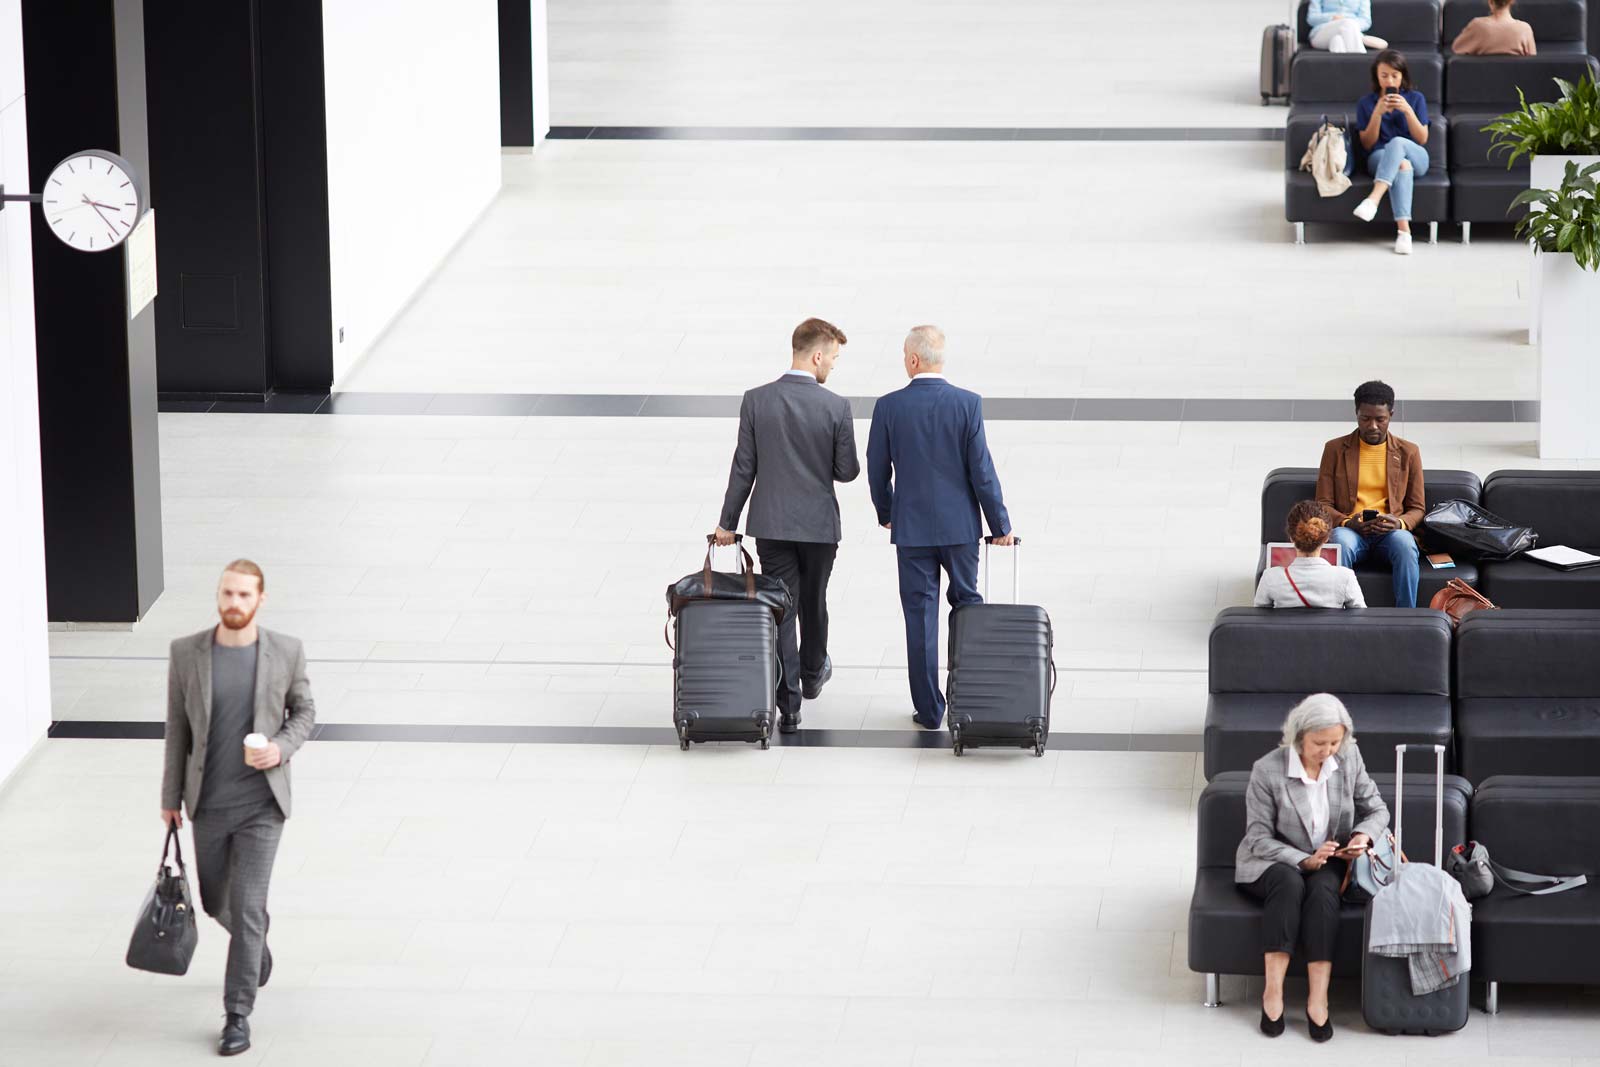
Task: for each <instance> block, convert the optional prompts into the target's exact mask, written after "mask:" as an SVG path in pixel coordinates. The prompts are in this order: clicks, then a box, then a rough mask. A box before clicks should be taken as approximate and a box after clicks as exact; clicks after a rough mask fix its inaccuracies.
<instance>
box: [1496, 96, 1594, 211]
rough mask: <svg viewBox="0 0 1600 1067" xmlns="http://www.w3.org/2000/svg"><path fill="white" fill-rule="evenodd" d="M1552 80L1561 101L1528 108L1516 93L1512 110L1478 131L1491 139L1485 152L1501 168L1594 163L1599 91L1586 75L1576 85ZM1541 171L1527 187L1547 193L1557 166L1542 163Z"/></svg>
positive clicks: (1556, 178) (1528, 104)
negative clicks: (1496, 157) (1587, 159)
mask: <svg viewBox="0 0 1600 1067" xmlns="http://www.w3.org/2000/svg"><path fill="white" fill-rule="evenodd" d="M1553 80H1554V81H1555V83H1556V86H1557V87H1558V88H1559V89H1560V90H1561V99H1559V100H1556V101H1554V102H1552V103H1548V104H1546V103H1533V104H1530V103H1528V98H1527V96H1526V95H1524V94H1523V92H1522V90H1521V89H1518V90H1517V99H1518V101H1519V102H1520V103H1519V105H1518V107H1517V110H1515V111H1508V112H1506V113H1505V114H1504V115H1501V116H1500V117H1499V118H1497V119H1495V120H1494V121H1493V122H1491V123H1489V125H1487V126H1485V127H1483V132H1484V133H1490V134H1493V135H1494V136H1493V138H1492V141H1491V144H1490V147H1489V151H1490V153H1491V154H1493V153H1500V154H1502V155H1504V156H1505V157H1506V168H1507V169H1510V168H1511V167H1513V166H1515V165H1516V163H1517V162H1518V161H1519V160H1522V159H1527V160H1529V161H1531V162H1532V163H1533V165H1534V166H1535V167H1538V166H1539V161H1540V160H1541V159H1545V160H1549V159H1550V158H1551V157H1556V158H1558V159H1559V158H1560V157H1572V156H1594V157H1596V158H1600V87H1596V85H1595V81H1594V78H1593V77H1592V76H1590V75H1587V74H1586V75H1584V76H1583V78H1582V80H1580V81H1577V82H1569V81H1567V80H1566V79H1564V78H1555V79H1553ZM1546 167H1547V171H1546V173H1545V174H1543V175H1540V174H1537V173H1536V174H1534V176H1533V184H1532V188H1535V189H1541V188H1548V187H1549V186H1551V185H1553V184H1555V182H1556V181H1557V180H1559V177H1560V175H1561V172H1562V164H1561V163H1560V162H1556V163H1548V164H1546Z"/></svg>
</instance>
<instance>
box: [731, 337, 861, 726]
mask: <svg viewBox="0 0 1600 1067" xmlns="http://www.w3.org/2000/svg"><path fill="white" fill-rule="evenodd" d="M844 343H845V336H844V331H843V330H841V329H839V327H837V326H835V325H834V324H833V323H831V322H824V321H823V320H822V319H807V320H806V321H804V322H802V323H801V324H800V325H799V326H797V327H795V331H794V336H793V337H792V338H791V344H790V348H791V349H792V350H793V357H794V358H793V361H792V363H791V365H790V368H789V369H788V370H787V371H785V372H784V374H783V376H782V377H780V378H779V379H778V380H777V381H775V382H771V383H769V384H767V385H763V386H760V387H758V388H755V389H752V390H750V391H749V392H747V393H745V394H744V402H743V403H741V404H740V405H739V445H738V448H737V449H736V450H735V451H734V454H733V468H732V470H730V471H729V472H728V491H727V494H726V495H725V496H724V497H723V501H722V516H721V518H720V520H719V521H718V524H717V529H716V531H715V532H714V533H713V534H712V537H713V538H714V539H715V540H716V542H717V544H719V545H731V544H733V541H734V533H733V531H734V530H736V529H738V527H739V513H740V512H742V511H743V510H744V505H745V501H746V500H748V501H749V502H750V518H749V521H748V522H747V524H746V526H745V531H746V532H747V533H749V534H750V536H752V537H754V538H755V539H756V554H757V555H758V556H760V557H761V573H762V574H767V575H771V576H773V577H775V578H780V579H782V581H783V584H784V585H786V586H788V587H789V595H790V596H792V597H793V598H794V602H795V608H796V610H795V611H793V612H790V613H789V617H788V618H787V619H786V620H785V621H784V622H783V624H782V625H781V626H779V627H778V654H779V657H780V658H781V659H782V662H783V677H781V678H780V679H779V680H778V693H777V703H778V731H779V732H780V733H785V734H791V733H794V732H795V730H797V729H799V727H800V701H801V698H802V697H803V698H804V699H806V700H815V699H816V698H817V697H818V696H819V695H821V693H822V687H823V686H824V685H826V684H827V681H828V679H829V678H831V677H833V660H832V659H831V658H830V657H829V656H828V578H829V577H830V576H831V575H832V574H833V562H834V559H835V558H836V557H837V556H838V554H839V537H840V533H841V527H840V523H839V500H838V498H837V497H836V496H834V492H833V483H834V482H849V481H854V480H855V478H856V477H857V476H858V475H859V474H860V473H861V463H860V461H859V460H858V459H857V458H856V436H855V423H854V422H853V421H852V416H851V412H850V401H848V400H846V399H845V398H844V397H842V396H839V395H838V394H836V393H833V392H830V391H829V390H827V389H824V388H823V387H822V386H823V383H824V382H826V381H827V380H828V375H829V374H830V373H831V372H832V371H833V366H834V364H835V363H836V362H837V361H838V359H839V347H840V346H841V345H843V344H844ZM797 615H798V617H799V618H798V623H797V620H796V616H797ZM796 630H798V631H799V632H798V636H797V634H796Z"/></svg>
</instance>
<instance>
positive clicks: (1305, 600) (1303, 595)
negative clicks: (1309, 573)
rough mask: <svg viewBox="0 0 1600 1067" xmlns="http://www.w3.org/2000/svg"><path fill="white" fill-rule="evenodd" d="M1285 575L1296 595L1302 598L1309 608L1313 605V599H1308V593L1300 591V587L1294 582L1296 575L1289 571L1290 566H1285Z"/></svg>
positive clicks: (1302, 601)
mask: <svg viewBox="0 0 1600 1067" xmlns="http://www.w3.org/2000/svg"><path fill="white" fill-rule="evenodd" d="M1283 576H1284V577H1285V578H1287V579H1289V588H1290V589H1293V590H1294V595H1295V596H1297V597H1299V598H1300V603H1302V604H1304V605H1305V606H1306V607H1308V608H1309V607H1310V606H1311V601H1309V600H1307V599H1306V595H1305V594H1304V593H1302V592H1301V591H1300V587H1299V586H1298V585H1296V584H1294V575H1292V574H1290V573H1289V568H1288V567H1287V566H1286V567H1284V568H1283Z"/></svg>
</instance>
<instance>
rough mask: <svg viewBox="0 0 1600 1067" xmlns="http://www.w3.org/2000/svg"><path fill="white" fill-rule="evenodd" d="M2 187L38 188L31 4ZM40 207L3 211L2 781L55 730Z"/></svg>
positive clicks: (6, 58)
mask: <svg viewBox="0 0 1600 1067" xmlns="http://www.w3.org/2000/svg"><path fill="white" fill-rule="evenodd" d="M0 184H3V185H5V187H6V188H7V189H9V190H11V191H12V192H24V191H28V192H31V191H32V190H31V189H29V186H28V128H27V121H26V115H25V114H24V111H23V96H22V3H21V0H0ZM36 211H38V208H36V207H33V206H32V205H31V204H10V205H8V206H7V207H6V208H5V210H3V211H0V781H4V779H5V777H6V776H7V775H9V774H10V773H11V772H12V771H13V770H15V769H16V767H17V764H18V763H20V762H21V761H22V757H24V756H26V755H27V754H28V750H29V749H30V748H32V747H33V744H34V742H36V741H37V740H38V739H39V738H41V737H43V736H44V733H45V730H46V729H47V728H48V727H49V725H50V659H49V643H48V637H47V634H46V625H45V597H44V505H43V503H42V498H41V496H40V488H39V399H38V382H37V374H36V370H35V366H34V348H33V252H32V249H31V245H30V241H31V240H32V237H31V233H30V223H31V219H30V214H31V213H32V212H36Z"/></svg>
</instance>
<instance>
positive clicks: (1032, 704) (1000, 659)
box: [946, 604, 1055, 755]
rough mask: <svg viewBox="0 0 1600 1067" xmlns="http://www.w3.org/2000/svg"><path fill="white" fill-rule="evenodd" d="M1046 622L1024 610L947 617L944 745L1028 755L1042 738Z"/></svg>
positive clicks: (991, 608) (979, 609) (992, 607)
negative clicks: (1009, 750) (946, 738)
mask: <svg viewBox="0 0 1600 1067" xmlns="http://www.w3.org/2000/svg"><path fill="white" fill-rule="evenodd" d="M1054 640H1055V639H1054V635H1053V633H1052V631H1051V628H1050V616H1049V615H1048V614H1046V612H1045V610H1044V609H1043V608H1041V607H1035V606H1033V605H1030V604H963V605H961V606H960V607H957V608H956V609H955V610H953V611H951V612H950V677H949V680H948V681H947V682H946V689H947V693H946V698H947V701H948V713H949V716H950V719H949V722H950V740H951V743H952V744H953V745H954V746H955V749H956V753H957V754H958V755H959V754H960V753H961V751H962V749H963V748H968V747H970V748H979V747H984V746H1006V747H1011V748H1034V749H1035V751H1036V752H1037V753H1038V754H1039V755H1043V754H1044V743H1045V741H1046V740H1047V739H1048V738H1049V736H1050V684H1051V678H1050V673H1051V665H1050V660H1051V652H1052V649H1053V646H1054Z"/></svg>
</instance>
